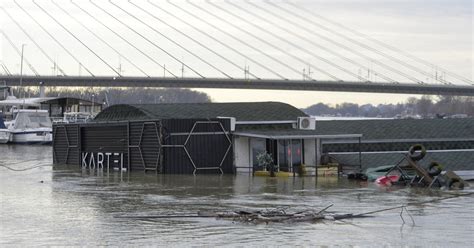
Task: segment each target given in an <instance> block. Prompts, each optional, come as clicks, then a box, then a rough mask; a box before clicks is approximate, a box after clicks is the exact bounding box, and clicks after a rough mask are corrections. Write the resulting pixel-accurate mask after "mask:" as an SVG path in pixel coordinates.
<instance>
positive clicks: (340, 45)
mask: <svg viewBox="0 0 474 248" xmlns="http://www.w3.org/2000/svg"><path fill="white" fill-rule="evenodd" d="M246 2H247V4H250V5H252V6H253V7H255V8H257V9H260V10H261V11H264V12H266V13H267V14H270V15H272V16H274V17H277V18H279V19H281V20H284V21H286V22H288V23H290V24H292V25H294V26H297V27H300V28H301V29H304V30H305V31H306V32H308V33H310V34H313V35H315V36H318V37H319V38H322V39H323V40H326V41H328V42H330V43H332V44H335V45H337V46H339V47H341V48H344V49H346V50H348V51H350V52H351V53H353V54H356V55H358V56H360V57H362V58H364V59H367V60H369V61H371V62H374V63H376V64H377V65H379V66H381V67H384V68H386V69H388V70H390V71H392V72H395V73H397V74H399V75H403V76H404V77H406V78H408V79H409V80H411V81H414V82H416V83H420V82H421V81H420V80H418V79H416V78H414V77H412V76H410V75H408V74H405V73H404V72H401V71H399V70H397V69H395V68H393V67H391V66H388V65H386V64H384V63H381V62H379V61H376V60H373V59H372V58H370V57H368V56H366V55H364V54H363V53H361V52H359V51H356V50H354V49H351V48H349V47H348V46H346V45H344V44H342V43H340V42H337V41H335V40H333V39H331V38H328V37H326V36H324V35H322V34H319V33H317V32H313V31H311V30H309V29H307V28H306V27H301V26H300V25H299V24H297V23H295V22H293V21H291V20H289V19H287V18H285V17H283V16H281V15H278V14H275V13H274V12H271V11H269V10H267V9H265V8H262V7H260V6H258V5H255V4H254V3H252V2H250V1H246ZM396 83H398V82H396Z"/></svg>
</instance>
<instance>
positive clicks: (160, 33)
mask: <svg viewBox="0 0 474 248" xmlns="http://www.w3.org/2000/svg"><path fill="white" fill-rule="evenodd" d="M109 2H110V3H111V4H112V5H114V6H115V7H117V8H118V9H120V10H122V11H123V12H124V13H126V14H127V15H129V16H131V17H132V18H134V19H135V20H137V21H139V22H140V23H142V24H143V25H145V26H147V27H148V28H150V29H151V30H153V31H155V33H157V34H159V35H161V36H162V37H163V38H165V39H167V40H168V41H170V42H171V43H173V44H175V45H176V46H178V47H180V48H181V49H183V50H185V51H186V52H188V53H189V54H191V55H193V56H194V57H196V58H197V59H199V60H200V61H202V62H203V63H205V64H207V65H208V66H210V67H212V68H213V69H214V70H216V71H218V72H220V73H222V74H223V75H224V76H226V77H227V78H232V77H231V76H229V75H228V74H227V73H225V72H224V71H222V70H221V69H219V68H217V67H216V66H214V65H213V64H211V63H209V62H207V61H206V60H205V59H204V58H202V57H201V56H199V55H197V54H195V53H193V52H192V51H190V50H189V49H187V48H186V47H184V46H182V45H181V44H179V43H177V42H176V41H174V40H173V39H171V38H169V37H168V36H166V35H164V34H163V33H162V32H160V31H158V30H157V29H156V28H154V27H152V26H151V25H150V24H147V23H146V22H144V21H143V20H141V19H140V18H137V17H136V16H135V15H133V14H131V13H130V12H128V11H126V10H124V9H123V8H121V7H120V6H118V5H117V4H115V3H114V2H112V0H109ZM128 2H129V3H130V4H132V5H134V6H137V5H135V4H134V3H132V2H131V1H130V0H129V1H128ZM139 9H140V10H142V11H143V9H142V8H140V7H139ZM145 13H147V14H149V12H147V11H145ZM152 17H154V16H152ZM155 19H157V20H160V19H159V18H155ZM160 21H161V20H160ZM161 22H162V23H164V22H163V21H161ZM166 25H167V26H169V27H172V26H170V25H168V24H166ZM172 28H173V29H175V30H177V29H176V28H174V27H172ZM198 75H199V73H198ZM201 77H202V76H201Z"/></svg>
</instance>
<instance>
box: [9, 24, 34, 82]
mask: <svg viewBox="0 0 474 248" xmlns="http://www.w3.org/2000/svg"><path fill="white" fill-rule="evenodd" d="M0 33H2V35H3V36H4V37H5V39H6V40H7V41H8V43H10V45H11V47H12V48H13V49H15V51H16V53H18V55H19V56H21V50H20V49H18V47H16V46H15V43H13V42H12V40H11V39H10V38H9V37H8V36H7V34H6V33H5V32H3V30H0ZM23 60H24V61H25V62H26V64H27V65H28V67H29V68H30V70H31V71H32V72H33V73H34V74H35V75H36V76H39V74H38V72H37V71H36V69H35V68H34V67H33V66H32V65H31V63H30V62H29V61H28V59H26V58H25V57H23Z"/></svg>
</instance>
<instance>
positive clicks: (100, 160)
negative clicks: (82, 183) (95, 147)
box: [81, 152, 124, 171]
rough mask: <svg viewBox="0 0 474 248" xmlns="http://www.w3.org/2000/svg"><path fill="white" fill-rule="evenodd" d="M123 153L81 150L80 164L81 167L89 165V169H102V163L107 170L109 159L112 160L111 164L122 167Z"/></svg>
mask: <svg viewBox="0 0 474 248" xmlns="http://www.w3.org/2000/svg"><path fill="white" fill-rule="evenodd" d="M123 157H124V156H123V153H110V152H107V153H102V152H97V153H94V152H83V153H81V161H82V163H81V166H82V168H84V169H85V168H87V167H89V169H90V170H93V169H96V166H97V170H104V164H106V166H107V171H108V170H109V168H110V164H111V163H110V161H111V160H112V165H113V166H117V167H119V169H123Z"/></svg>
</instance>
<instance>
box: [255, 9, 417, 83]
mask: <svg viewBox="0 0 474 248" xmlns="http://www.w3.org/2000/svg"><path fill="white" fill-rule="evenodd" d="M247 2H248V3H249V4H252V3H250V2H249V1H247ZM265 2H266V3H267V4H268V5H271V6H274V7H275V8H277V9H280V10H282V11H284V12H285V13H288V14H291V15H292V16H295V17H298V18H300V19H303V20H305V21H306V22H309V23H311V24H312V25H315V26H317V27H319V28H321V29H323V30H325V31H327V32H330V33H332V34H335V35H337V36H340V37H342V38H344V39H346V40H348V41H350V42H352V43H356V44H358V45H359V46H362V47H364V48H365V49H367V50H370V51H372V52H375V53H377V54H379V55H382V56H389V55H386V54H384V53H382V52H380V51H379V50H377V49H374V48H372V47H370V46H367V45H365V44H363V43H360V42H358V41H355V40H354V39H351V38H350V37H347V36H345V35H343V34H341V33H339V32H336V31H333V30H332V29H330V28H327V27H325V26H324V25H321V24H318V23H315V22H311V21H310V20H308V19H307V18H304V17H301V16H298V15H296V14H295V13H293V12H291V11H288V10H286V9H284V8H282V7H281V6H278V5H276V4H274V3H271V2H269V1H265ZM252 5H254V6H256V5H255V4H252ZM256 7H257V8H259V9H261V10H263V11H265V12H266V13H269V14H271V15H273V16H276V17H278V18H281V19H283V20H285V21H286V22H288V23H291V24H293V25H294V26H297V27H299V28H301V29H303V30H305V31H307V32H308V33H311V34H315V35H317V36H320V37H323V35H320V34H317V33H316V32H313V31H312V30H310V29H308V28H307V27H305V26H302V25H300V24H298V23H296V22H294V21H291V20H289V19H288V18H285V17H282V16H281V15H278V14H276V13H275V12H272V11H269V10H268V9H267V8H263V7H259V6H256ZM324 37H325V36H324ZM326 38H327V37H326ZM327 39H329V40H331V41H332V42H333V43H335V44H339V45H341V44H340V43H338V42H336V41H334V40H333V39H330V38H327ZM351 50H352V52H354V51H355V50H353V49H351ZM358 53H359V56H363V57H364V58H366V59H369V60H371V61H372V62H374V63H375V64H377V65H379V66H381V67H384V68H386V69H389V70H391V71H393V72H395V73H397V74H399V75H402V76H403V77H405V78H407V79H409V80H411V81H413V82H416V83H418V84H425V83H424V82H423V81H422V80H418V79H417V78H415V77H413V76H410V75H409V74H407V73H404V72H402V71H400V70H398V69H395V68H393V67H392V66H389V65H387V64H385V63H382V62H379V61H377V60H372V59H371V58H368V57H367V56H365V55H363V54H362V53H360V52H358Z"/></svg>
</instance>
